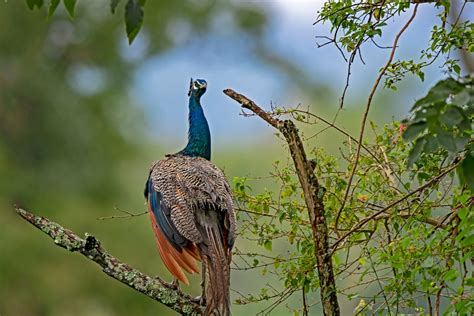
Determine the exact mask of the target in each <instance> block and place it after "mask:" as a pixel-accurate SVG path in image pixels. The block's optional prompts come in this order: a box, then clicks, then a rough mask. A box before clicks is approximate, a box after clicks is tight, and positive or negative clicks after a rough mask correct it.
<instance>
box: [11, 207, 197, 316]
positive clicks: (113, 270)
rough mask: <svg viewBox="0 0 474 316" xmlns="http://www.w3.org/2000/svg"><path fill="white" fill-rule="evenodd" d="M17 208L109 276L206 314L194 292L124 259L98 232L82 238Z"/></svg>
mask: <svg viewBox="0 0 474 316" xmlns="http://www.w3.org/2000/svg"><path fill="white" fill-rule="evenodd" d="M15 210H16V212H17V213H18V215H20V216H21V217H22V218H24V219H25V220H27V221H28V222H30V223H31V224H33V226H35V227H36V228H38V229H40V230H41V231H42V232H43V233H45V234H46V235H48V236H49V237H51V238H52V239H53V240H54V243H55V244H56V245H57V246H59V247H62V248H65V249H67V250H69V251H71V252H78V253H80V254H82V255H83V256H85V257H86V258H87V259H89V260H92V261H94V262H95V263H97V264H98V265H99V266H100V267H101V268H102V271H103V272H104V273H105V274H107V275H108V276H110V277H112V278H114V279H116V280H118V281H120V282H122V283H123V284H125V285H128V286H129V287H131V288H133V289H134V290H136V291H138V292H140V293H143V294H145V295H146V296H148V297H149V298H151V299H153V300H155V301H157V302H160V303H162V304H164V305H166V306H168V307H169V308H171V309H172V310H174V311H176V312H178V313H180V314H182V315H201V314H202V312H203V310H204V307H205V306H204V305H199V304H198V303H197V302H195V301H194V300H193V298H192V297H191V296H189V295H187V294H185V293H182V292H181V290H179V288H174V287H173V285H171V284H168V283H166V282H165V281H163V280H161V279H160V278H157V277H155V278H152V277H150V276H148V275H146V274H144V273H142V272H140V271H138V270H137V269H134V268H132V267H130V266H129V265H127V264H125V263H123V262H121V261H120V260H119V259H117V258H115V257H114V256H112V255H111V254H109V253H108V252H107V251H105V249H104V248H103V247H102V246H101V245H100V242H99V241H98V240H97V239H96V238H95V237H94V236H91V235H88V234H86V238H85V239H82V238H80V237H79V236H77V235H76V234H75V233H73V232H72V231H70V230H69V229H66V228H64V227H62V226H61V225H59V224H57V223H55V222H53V221H50V220H49V219H47V218H45V217H40V216H36V215H34V214H32V213H30V212H28V211H25V210H23V209H21V208H16V209H15Z"/></svg>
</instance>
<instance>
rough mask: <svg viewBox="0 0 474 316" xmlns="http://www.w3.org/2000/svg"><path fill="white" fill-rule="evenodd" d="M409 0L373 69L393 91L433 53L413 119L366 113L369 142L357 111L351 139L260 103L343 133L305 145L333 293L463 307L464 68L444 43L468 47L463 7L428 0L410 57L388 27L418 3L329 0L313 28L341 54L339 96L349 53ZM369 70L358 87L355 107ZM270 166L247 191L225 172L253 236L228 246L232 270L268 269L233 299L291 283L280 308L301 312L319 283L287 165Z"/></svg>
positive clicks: (398, 307)
mask: <svg viewBox="0 0 474 316" xmlns="http://www.w3.org/2000/svg"><path fill="white" fill-rule="evenodd" d="M464 5H465V4H464ZM413 6H415V8H414V11H413V13H412V16H411V18H410V19H409V20H408V22H407V23H406V24H405V25H404V26H403V27H402V29H401V30H400V32H399V33H397V35H396V40H395V42H394V46H393V47H389V49H390V58H389V60H388V63H387V64H386V66H385V67H383V68H382V69H381V70H380V73H379V77H378V78H379V79H383V80H384V87H385V88H390V89H393V90H396V85H397V83H399V82H400V81H401V80H403V79H404V78H405V77H406V76H407V74H414V75H416V76H418V77H419V78H420V79H421V80H422V81H423V80H424V79H425V73H424V68H425V67H428V66H430V65H431V64H433V63H434V61H435V60H436V59H438V58H439V57H440V56H442V57H443V58H445V62H444V63H443V67H444V68H445V69H446V71H447V72H448V73H450V75H451V76H452V77H449V78H448V79H445V80H442V81H440V82H439V83H438V84H436V85H435V86H434V87H433V88H432V89H431V90H430V91H429V92H428V94H427V96H426V97H424V98H422V99H420V100H418V101H417V102H416V103H415V105H414V107H413V109H412V112H413V118H412V119H410V120H409V121H407V122H405V123H406V124H408V127H407V125H405V123H403V124H401V123H394V124H392V125H387V126H385V127H384V129H383V131H382V132H380V131H379V130H378V129H377V127H376V126H375V124H372V130H373V132H374V140H373V141H369V140H368V139H367V137H364V136H365V135H364V127H365V118H366V117H367V116H366V115H365V116H364V118H363V120H362V130H361V132H360V138H359V141H357V140H356V139H355V138H354V137H351V136H350V135H348V134H347V133H346V132H345V131H344V130H343V129H342V128H340V127H338V126H337V125H335V123H334V122H333V123H330V122H329V121H327V120H322V119H321V118H320V117H318V116H317V115H315V114H313V113H311V112H309V111H308V112H304V111H301V110H299V109H281V108H275V109H273V112H272V113H271V114H272V115H275V116H281V115H285V114H287V115H288V114H289V115H290V117H291V118H292V119H294V120H296V121H300V122H301V123H304V124H309V125H310V126H312V125H314V124H316V123H317V122H318V121H321V120H322V121H323V122H325V123H326V124H328V125H329V127H330V128H334V130H336V131H338V132H341V133H343V134H344V135H345V136H347V137H348V141H347V142H345V143H344V144H343V148H341V149H340V151H341V155H340V157H337V156H334V155H329V154H327V153H325V152H324V151H323V150H322V149H320V148H313V149H312V151H311V152H312V155H313V157H312V161H314V162H315V172H316V175H317V178H318V180H319V182H320V184H321V185H322V186H323V187H324V188H325V190H324V192H325V193H324V195H323V202H324V207H325V209H326V220H327V221H328V227H329V228H330V237H331V238H332V249H333V252H332V256H333V262H334V266H335V274H336V277H337V279H338V280H339V281H338V285H337V291H338V293H339V297H341V296H342V297H347V299H349V300H353V299H357V300H359V304H358V305H357V306H356V308H355V310H354V312H355V313H357V314H389V315H390V314H399V313H429V314H433V313H435V314H439V311H440V309H441V310H443V311H444V313H449V312H455V313H457V314H469V313H471V312H472V311H473V310H474V304H473V303H472V302H473V299H474V292H473V290H472V289H473V288H472V284H473V279H472V272H473V264H474V262H473V261H472V258H473V252H474V239H473V228H474V226H473V224H472V223H473V216H474V215H473V212H472V210H473V208H474V197H473V193H472V192H473V191H472V189H473V187H472V177H473V175H474V168H473V148H472V135H473V126H472V119H473V114H472V112H473V109H472V108H473V107H472V91H473V90H472V78H471V77H470V76H466V77H461V76H460V75H461V66H460V63H459V60H457V59H455V58H453V57H452V54H451V51H452V50H455V49H463V50H466V51H469V52H472V51H473V49H474V47H473V46H472V42H473V28H474V24H473V23H471V22H469V21H467V22H462V21H460V15H461V13H462V9H461V13H459V15H458V16H457V18H456V19H455V20H454V21H451V22H449V21H448V18H447V17H448V14H449V12H450V9H451V5H450V1H436V2H434V6H435V7H437V8H439V9H440V10H441V12H440V13H439V15H438V18H439V25H435V26H434V27H433V30H432V32H431V38H430V41H429V45H428V47H427V48H426V49H424V50H423V51H421V52H419V54H418V56H417V57H418V60H415V59H410V60H396V59H395V58H394V56H395V52H396V50H397V45H396V44H397V42H398V37H399V36H400V35H401V34H402V33H403V31H405V30H406V29H407V28H408V26H409V25H410V22H411V21H412V20H413V19H415V18H416V9H417V7H418V4H412V3H410V2H409V1H389V2H385V1H368V2H367V1H328V2H326V3H325V5H324V7H323V9H322V10H321V11H320V12H319V19H318V21H316V24H317V23H324V22H328V23H330V24H331V36H318V38H320V39H321V38H323V39H325V40H327V41H326V42H324V43H323V44H320V45H319V46H325V45H327V44H333V45H335V46H336V47H337V48H338V49H339V51H340V53H341V54H342V56H343V57H344V59H345V60H346V61H347V63H348V74H347V83H346V87H345V89H344V92H343V96H342V101H341V106H342V105H343V102H344V94H345V92H346V89H347V87H348V84H349V77H350V74H351V64H352V63H353V62H354V60H355V57H356V56H357V54H359V56H361V60H362V61H363V59H362V53H361V47H362V45H364V44H366V43H373V44H374V45H375V46H377V47H381V46H380V45H379V44H378V43H377V41H376V39H377V38H379V37H382V34H383V33H384V30H385V28H386V26H387V22H388V21H389V20H391V19H392V18H393V17H395V16H399V15H403V14H404V13H407V12H408V11H411V10H412V9H413ZM463 8H464V7H463ZM346 53H349V54H350V57H349V58H346ZM379 79H377V80H376V82H375V84H374V87H373V90H372V92H371V94H370V95H369V98H368V103H367V107H366V114H367V113H368V112H369V109H370V106H371V102H372V97H373V94H374V93H375V91H376V90H377V86H378V82H379ZM412 140H414V143H413V145H410V144H409V142H410V141H412ZM307 145H308V144H307ZM274 168H275V169H274V172H273V173H272V174H271V177H272V178H273V179H275V181H276V182H278V183H279V188H278V190H276V191H269V190H266V191H264V192H263V193H254V192H253V190H252V186H253V185H254V184H255V183H256V182H255V179H250V178H248V177H244V178H236V179H235V180H234V186H235V194H236V198H237V201H238V203H239V210H240V213H239V218H240V220H241V221H242V222H243V225H242V226H241V234H242V236H243V238H247V239H249V240H250V241H256V242H257V244H258V245H260V246H261V251H255V252H245V251H241V250H240V249H238V250H237V252H236V253H237V256H238V257H239V259H238V260H236V269H237V270H243V271H247V270H253V269H258V270H259V271H260V272H261V274H262V276H263V277H265V278H266V279H267V280H266V284H267V285H266V286H265V287H264V288H262V289H261V290H260V292H259V293H248V294H241V298H239V299H238V300H237V303H239V304H248V303H254V302H260V301H270V303H269V304H268V306H267V307H266V308H265V309H264V310H262V313H270V312H271V311H272V310H273V309H274V308H275V307H276V306H278V305H279V304H282V303H283V302H286V301H287V300H288V298H289V297H291V296H293V295H295V294H296V293H298V292H301V295H302V302H301V305H299V306H295V305H294V304H293V305H290V304H287V308H288V309H290V310H291V311H293V314H295V315H298V314H299V313H303V314H305V313H307V310H308V308H309V307H311V306H312V305H314V304H317V303H318V302H317V301H316V300H315V299H314V297H317V295H315V293H314V292H316V291H317V290H318V289H319V284H318V279H317V275H315V264H316V262H315V258H314V241H313V240H312V236H311V225H310V220H309V218H308V216H307V212H306V205H305V203H304V201H303V198H302V194H303V193H302V191H301V188H300V187H299V184H298V182H297V177H296V175H295V170H294V169H293V167H292V166H291V165H284V164H283V165H282V164H281V163H279V162H276V163H275V165H274ZM454 170H457V171H458V174H459V175H460V179H461V182H460V183H459V182H457V181H456V178H455V173H454ZM465 184H466V185H465ZM277 249H280V250H281V251H278V250H277ZM283 250H285V251H283ZM275 279H276V280H275ZM311 293H313V294H311ZM309 294H311V295H309Z"/></svg>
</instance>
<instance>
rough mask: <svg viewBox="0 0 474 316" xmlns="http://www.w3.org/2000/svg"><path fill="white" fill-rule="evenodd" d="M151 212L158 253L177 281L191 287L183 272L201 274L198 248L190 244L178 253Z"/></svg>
mask: <svg viewBox="0 0 474 316" xmlns="http://www.w3.org/2000/svg"><path fill="white" fill-rule="evenodd" d="M149 211H150V212H149V213H150V219H151V222H152V226H153V231H154V232H155V237H156V244H157V246H158V252H159V253H160V256H161V259H162V260H163V263H164V264H165V266H166V268H167V269H168V270H169V271H170V272H171V274H172V275H173V276H174V277H175V278H176V279H178V280H179V281H181V282H183V283H184V284H186V285H189V281H188V278H187V277H186V275H185V274H184V272H183V270H185V271H186V272H188V273H190V274H193V273H199V268H198V267H197V264H196V260H200V256H199V253H198V249H197V247H196V246H195V245H194V244H191V243H190V244H189V245H188V247H187V248H183V249H182V251H181V252H179V251H177V250H176V249H175V248H174V247H173V245H171V243H170V242H169V241H168V240H167V239H166V237H165V236H164V235H163V232H162V231H161V230H160V228H159V227H158V225H157V223H156V220H155V217H154V216H153V212H152V210H151V208H150V207H149Z"/></svg>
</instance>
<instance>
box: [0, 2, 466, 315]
mask: <svg viewBox="0 0 474 316" xmlns="http://www.w3.org/2000/svg"><path fill="white" fill-rule="evenodd" d="M321 4H322V1H309V0H308V1H306V0H297V1H296V0H293V1H289V0H272V1H270V0H268V1H237V0H234V1H215V0H187V1H184V0H183V1H148V2H147V3H146V6H145V18H144V25H143V28H142V30H141V32H140V34H139V35H138V37H137V38H136V39H135V41H134V43H133V44H132V45H131V46H129V45H128V42H127V40H126V35H125V26H124V22H123V20H124V19H123V14H124V12H123V6H120V9H118V10H117V12H116V13H115V15H112V14H111V13H110V4H109V1H108V0H101V1H78V3H77V7H76V17H75V19H74V20H71V19H69V17H68V16H67V13H66V12H65V11H64V9H63V8H62V6H61V8H60V9H59V10H58V12H57V13H56V14H55V15H54V16H53V17H51V18H50V19H47V18H46V12H45V10H35V11H30V10H29V9H28V8H27V6H26V3H25V1H20V0H18V1H1V3H0V224H1V231H0V298H1V299H0V315H2V316H4V315H157V314H159V315H173V312H172V311H170V310H169V309H167V308H166V307H163V306H162V305H161V304H159V303H156V302H154V301H152V300H150V299H149V298H147V297H145V296H143V295H141V294H139V293H137V292H135V291H133V290H130V289H129V288H127V287H126V286H124V285H122V284H120V283H119V282H117V281H115V280H112V279H110V278H108V277H106V276H105V275H104V274H103V273H102V272H101V271H100V270H99V269H98V267H97V266H96V265H95V264H93V263H91V262H89V261H88V260H86V259H85V258H82V257H80V256H79V255H77V254H70V253H68V252H67V251H65V250H62V249H60V248H58V247H55V246H54V244H53V243H52V242H51V240H49V239H48V237H46V236H44V235H43V234H41V233H40V232H39V231H37V230H36V229H34V228H33V227H31V226H29V225H28V224H27V223H25V221H23V220H21V219H20V218H18V216H16V215H15V213H14V211H13V205H14V204H17V205H19V206H22V207H24V208H26V209H28V210H30V211H33V212H34V213H36V214H38V215H42V216H46V217H48V218H50V219H52V220H54V221H57V222H58V223H60V224H62V225H64V226H65V227H68V228H70V229H72V230H73V231H75V232H77V233H79V234H81V235H82V234H83V233H85V232H89V233H91V234H93V235H95V236H96V237H97V238H98V239H99V240H101V242H102V244H103V245H104V247H105V248H106V249H107V250H109V251H110V252H111V253H112V254H113V255H115V256H117V257H118V258H120V259H121V260H123V261H125V262H127V263H129V264H130V265H132V266H134V267H136V268H138V269H140V270H142V271H143V272H145V273H147V274H149V275H160V276H162V277H163V278H165V279H168V280H170V276H169V274H168V272H167V271H165V269H164V268H163V267H162V265H161V261H160V259H159V256H158V253H157V251H156V248H155V241H154V238H153V233H152V230H151V227H150V223H149V221H148V216H139V217H133V218H127V219H112V220H99V219H98V218H99V217H104V216H112V215H123V213H121V212H120V210H126V211H129V212H134V213H139V212H142V211H144V210H146V207H145V204H144V198H143V188H144V183H145V179H146V177H147V174H148V168H149V166H150V164H151V162H152V161H153V160H156V159H161V158H162V157H163V155H164V154H166V153H172V152H176V151H178V150H180V149H181V148H182V147H183V146H184V145H185V143H186V133H187V95H186V93H187V89H188V84H189V79H190V77H193V78H203V79H206V80H207V82H208V91H207V93H206V94H205V96H204V97H203V99H202V103H203V106H204V109H205V112H206V114H207V118H208V120H209V124H210V128H211V134H212V140H213V148H212V149H213V161H214V162H215V163H216V164H217V165H218V166H219V167H221V168H223V169H224V170H225V172H226V174H227V176H228V178H229V180H230V181H232V178H233V177H234V176H246V175H251V176H252V177H260V176H265V175H266V174H267V173H268V171H269V170H271V164H272V162H273V161H274V160H276V159H281V158H284V157H286V148H285V147H284V146H283V143H282V142H281V141H280V140H278V138H277V137H275V136H274V131H273V130H272V129H271V128H269V127H268V126H267V125H266V124H264V123H263V122H262V121H261V120H259V119H257V118H246V117H243V116H241V115H239V112H240V109H239V106H238V105H237V104H236V103H234V102H233V101H231V100H230V99H228V98H227V97H226V96H225V95H224V94H223V93H222V90H223V89H225V88H233V89H234V90H236V91H237V92H241V93H243V94H245V95H247V96H248V97H250V98H252V99H253V100H255V101H256V102H257V103H258V104H260V105H261V106H262V107H264V108H266V109H270V105H271V104H273V105H280V106H282V105H284V106H296V105H301V106H304V107H309V108H310V109H311V110H312V111H313V112H315V113H316V114H318V115H321V116H323V117H325V118H327V119H329V120H332V118H333V117H334V115H335V114H336V112H337V110H338V108H339V97H340V95H341V93H342V89H343V87H344V83H345V78H346V70H347V68H346V67H347V65H346V64H345V62H344V60H343V58H342V57H341V56H340V54H339V52H338V51H337V49H336V48H335V47H333V46H325V47H323V48H319V49H318V48H317V43H318V39H316V38H315V36H316V35H327V34H328V31H329V29H328V25H316V26H314V25H313V23H314V22H315V21H316V18H317V11H318V9H319V8H320V7H321ZM437 13H438V12H437V11H436V10H435V9H434V8H432V6H430V5H424V6H422V7H421V8H420V13H419V15H418V18H417V20H415V22H414V23H413V24H412V26H411V27H410V30H409V32H407V33H406V35H404V36H403V38H402V40H401V43H400V50H399V55H398V57H399V58H403V57H408V58H415V57H416V56H417V54H419V51H420V50H421V49H423V47H424V46H425V45H426V44H427V43H428V40H429V34H430V30H431V27H432V24H433V23H435V22H436V19H435V17H436V14H437ZM471 13H473V10H472V8H468V9H467V12H466V13H465V16H469V14H471ZM407 18H408V17H407V15H404V16H401V17H398V18H396V19H394V20H393V23H392V24H391V26H390V27H389V29H388V30H387V33H386V34H384V36H383V38H382V39H381V40H380V43H379V44H381V45H389V44H390V43H391V42H392V41H393V34H394V33H395V32H396V31H397V30H398V29H399V28H400V26H401V24H402V23H404V21H406V19H407ZM362 52H363V54H364V55H363V57H364V60H365V61H366V64H365V65H364V64H363V63H362V62H361V60H356V62H355V64H354V66H353V69H352V78H351V82H350V86H349V91H348V95H347V97H346V101H345V108H344V110H343V111H342V112H341V113H340V114H339V116H338V120H337V123H338V124H339V125H340V126H342V127H344V128H345V129H346V130H347V131H349V132H352V133H354V132H355V131H357V129H358V126H359V118H360V115H359V114H360V113H361V109H362V107H363V106H364V105H365V102H366V98H367V94H368V92H369V90H370V88H371V86H372V84H373V81H374V79H375V76H376V74H377V71H378V70H379V69H380V67H382V66H383V64H384V63H385V61H386V59H387V54H388V51H387V50H383V49H378V48H376V47H375V46H372V47H369V46H368V47H365V48H363V50H362ZM441 62H442V61H441ZM444 76H445V74H444V73H443V71H442V69H440V68H439V64H438V65H436V64H435V65H433V66H432V67H431V68H430V69H429V71H428V72H427V74H426V76H425V78H426V80H425V82H420V81H419V80H417V79H415V78H409V79H408V80H407V81H405V82H404V83H402V85H401V86H399V89H398V91H397V92H391V91H380V92H379V93H378V94H377V97H376V99H375V102H374V107H373V111H372V112H371V117H370V118H371V119H372V120H374V121H375V122H377V123H378V124H383V123H384V122H390V121H392V120H394V119H401V118H404V117H406V116H407V115H408V110H409V108H410V107H411V105H412V103H413V102H414V100H415V99H416V98H419V97H421V96H423V95H424V94H425V93H426V91H427V90H428V88H429V87H430V86H432V85H433V84H434V83H435V82H436V81H437V80H439V79H441V78H443V77H444ZM324 127H325V126H323V125H322V124H321V125H319V124H318V125H316V126H313V127H311V128H312V130H308V131H306V130H305V132H308V133H309V132H311V133H314V132H316V131H317V129H322V128H324ZM337 137H338V136H337V134H334V133H332V132H331V131H328V132H325V133H322V134H320V135H319V136H318V137H317V138H315V139H313V140H312V142H313V143H312V145H314V146H322V147H325V148H327V149H328V150H329V151H334V152H336V150H337V148H338V142H337V141H335V139H336V138H337ZM258 185H259V187H256V188H255V190H259V189H263V188H264V187H271V186H272V183H266V182H265V181H264V180H263V181H260V182H259V184H258ZM251 246H252V245H247V246H246V247H251ZM242 247H244V246H242ZM193 281H194V282H193V284H192V286H191V288H190V289H186V290H187V291H189V292H191V293H193V294H195V295H197V294H198V293H199V288H198V287H199V277H197V278H194V279H193ZM259 282H265V279H264V278H262V277H260V276H259V275H258V274H256V275H255V274H252V273H248V272H245V273H242V272H235V273H234V274H233V288H235V289H237V290H239V291H240V292H244V293H245V292H248V291H249V290H251V289H253V288H258V286H259ZM262 285H263V284H262ZM233 295H234V293H233ZM234 298H235V297H234ZM298 299H299V298H295V299H294V300H293V302H294V303H295V304H298V302H299V301H298ZM341 303H342V308H343V311H346V312H348V313H350V312H351V311H352V310H353V308H354V307H355V305H357V302H345V301H342V302H341ZM263 306H264V305H249V306H235V307H234V314H235V315H243V314H244V313H246V314H248V315H253V314H255V313H257V312H258V311H259V310H261V309H263ZM288 313H289V310H288V309H287V308H286V307H285V306H281V307H280V308H278V309H276V310H275V311H274V312H273V313H272V314H274V315H287V314H288Z"/></svg>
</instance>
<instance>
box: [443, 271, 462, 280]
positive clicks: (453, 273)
mask: <svg viewBox="0 0 474 316" xmlns="http://www.w3.org/2000/svg"><path fill="white" fill-rule="evenodd" d="M458 274H459V272H458V271H457V270H454V269H451V270H449V271H448V272H446V274H445V275H444V277H443V279H444V280H445V281H448V282H451V281H454V280H456V278H457V277H458Z"/></svg>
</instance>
